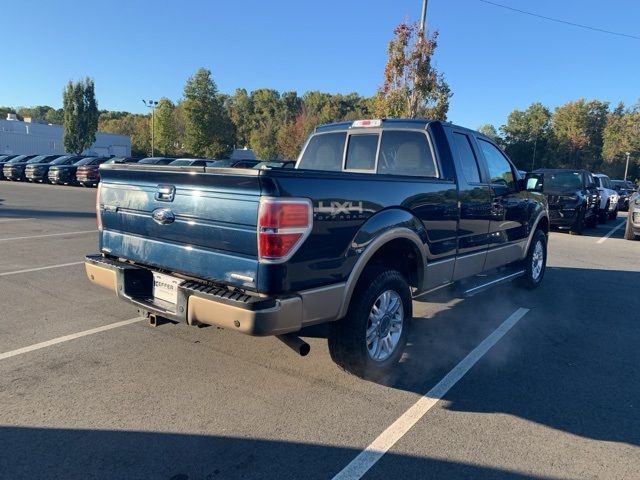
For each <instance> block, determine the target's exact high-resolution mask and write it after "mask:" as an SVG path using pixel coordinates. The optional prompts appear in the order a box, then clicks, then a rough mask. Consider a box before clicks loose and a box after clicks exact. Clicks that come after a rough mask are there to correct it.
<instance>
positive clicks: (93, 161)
mask: <svg viewBox="0 0 640 480" xmlns="http://www.w3.org/2000/svg"><path fill="white" fill-rule="evenodd" d="M99 161H100V158H99V157H89V158H83V159H82V160H80V161H78V162H76V163H74V165H78V166H79V165H96V164H97V163H98V162H99Z"/></svg>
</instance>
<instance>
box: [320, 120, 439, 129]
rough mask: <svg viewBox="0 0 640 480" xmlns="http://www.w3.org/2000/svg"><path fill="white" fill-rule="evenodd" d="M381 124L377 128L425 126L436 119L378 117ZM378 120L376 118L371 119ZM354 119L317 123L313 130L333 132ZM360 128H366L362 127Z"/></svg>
mask: <svg viewBox="0 0 640 480" xmlns="http://www.w3.org/2000/svg"><path fill="white" fill-rule="evenodd" d="M379 120H380V122H381V125H380V126H379V127H378V128H384V127H394V128H411V129H416V128H426V127H427V125H428V124H430V123H433V122H435V121H438V120H428V119H425V118H382V119H379ZM373 121H376V122H377V121H378V120H373ZM353 123H354V120H349V121H345V122H335V123H327V124H324V125H319V126H317V127H316V130H315V132H316V133H320V132H333V131H341V130H346V129H349V128H351V127H352V126H353ZM362 128H367V127H366V126H365V127H362Z"/></svg>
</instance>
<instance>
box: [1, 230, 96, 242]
mask: <svg viewBox="0 0 640 480" xmlns="http://www.w3.org/2000/svg"><path fill="white" fill-rule="evenodd" d="M95 232H97V230H81V231H79V232H65V233H48V234H46V235H30V236H27V237H11V238H0V242H9V241H11V240H27V239H30V238H45V237H64V236H65V235H83V234H86V233H95Z"/></svg>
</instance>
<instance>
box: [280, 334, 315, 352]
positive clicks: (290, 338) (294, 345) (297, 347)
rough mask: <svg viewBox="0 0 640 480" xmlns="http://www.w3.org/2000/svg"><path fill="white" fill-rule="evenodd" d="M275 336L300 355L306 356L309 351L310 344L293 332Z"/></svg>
mask: <svg viewBox="0 0 640 480" xmlns="http://www.w3.org/2000/svg"><path fill="white" fill-rule="evenodd" d="M276 337H277V338H278V340H280V341H281V342H282V343H284V344H285V345H286V346H287V347H289V348H290V349H291V350H293V351H294V352H296V353H297V354H298V355H300V356H301V357H305V356H307V355H308V354H309V352H310V351H311V346H310V345H309V344H308V343H307V342H305V341H304V340H302V339H301V338H300V337H298V336H297V335H294V334H293V333H285V334H284V335H277V336H276Z"/></svg>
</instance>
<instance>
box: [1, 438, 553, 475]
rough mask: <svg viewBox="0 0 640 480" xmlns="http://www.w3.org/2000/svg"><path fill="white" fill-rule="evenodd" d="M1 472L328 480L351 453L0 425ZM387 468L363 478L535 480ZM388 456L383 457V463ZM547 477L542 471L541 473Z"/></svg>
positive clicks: (476, 470) (422, 462)
mask: <svg viewBox="0 0 640 480" xmlns="http://www.w3.org/2000/svg"><path fill="white" fill-rule="evenodd" d="M0 448H2V455H0V473H1V474H2V476H3V478H11V479H13V480H17V479H34V478H59V479H65V480H72V479H86V478H93V479H115V478H128V479H133V478H136V479H148V478H153V479H162V480H196V479H199V480H200V479H214V478H221V479H236V478H242V479H253V478H256V479H265V478H277V479H299V478H305V479H306V480H311V479H316V478H317V479H327V478H331V477H332V476H333V475H335V474H337V473H338V472H339V471H340V470H341V469H342V468H343V467H344V466H346V465H347V464H348V463H349V462H350V461H351V460H352V459H353V458H354V457H355V456H356V455H357V454H358V453H360V452H359V451H357V450H354V449H351V448H344V447H334V446H328V445H318V444H307V443H294V442H283V441H274V440H262V439H252V438H235V437H220V436H211V435H185V434H177V433H156V432H135V431H114V430H78V429H60V428H51V429H48V428H21V427H0ZM385 461H386V462H385V463H386V464H387V465H389V464H391V465H393V471H392V472H389V471H384V468H379V467H376V466H374V467H373V469H372V470H371V471H370V473H369V474H367V479H373V478H384V479H388V478H389V475H390V474H391V475H392V476H393V473H394V472H396V471H397V469H398V468H402V469H403V470H405V471H407V472H408V473H407V474H406V475H405V476H404V478H427V476H425V472H428V478H446V479H448V480H454V479H463V478H464V479H468V478H473V479H475V480H478V479H498V480H524V479H531V478H539V477H534V476H531V475H528V474H527V475H525V474H521V473H517V472H512V471H507V470H500V469H493V468H489V467H482V466H476V465H472V464H465V463H459V462H452V461H446V460H440V459H432V458H423V457H412V456H405V455H397V454H394V453H388V454H387V455H386V456H385ZM389 462H390V463H389ZM545 478H546V477H545Z"/></svg>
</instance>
